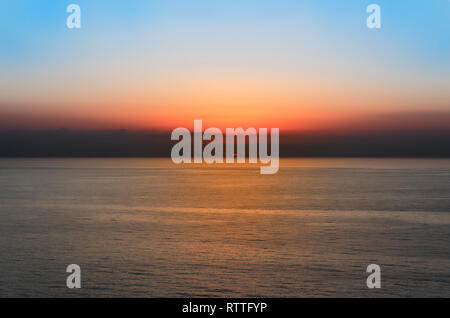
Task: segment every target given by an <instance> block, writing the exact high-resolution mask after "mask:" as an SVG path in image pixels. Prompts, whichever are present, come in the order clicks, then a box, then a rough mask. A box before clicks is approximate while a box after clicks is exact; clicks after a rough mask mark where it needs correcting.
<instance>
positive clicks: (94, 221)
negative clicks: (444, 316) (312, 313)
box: [0, 159, 450, 297]
mask: <svg viewBox="0 0 450 318" xmlns="http://www.w3.org/2000/svg"><path fill="white" fill-rule="evenodd" d="M72 263H75V264H79V265H80V266H81V269H82V289H81V290H69V289H67V288H66V286H65V281H66V277H67V275H68V274H66V273H65V268H66V266H67V265H68V264H72ZM372 263H376V264H379V265H380V266H381V268H382V288H381V289H380V290H369V289H367V287H366V282H365V281H366V277H367V274H366V273H365V270H366V267H367V265H369V264H372ZM0 296H33V297H43V296H59V297H71V296H107V297H109V296H126V297H133V296H138V297H165V296H169V297H172V296H173V297H183V296H192V297H200V296H206V297H209V296H222V297H232V296H234V297H239V296H250V297H253V296H255V297H256V296H274V297H302V296H318V297H324V296H325V297H326V296H374V297H383V296H446V297H450V160H403V159H285V160H282V162H281V169H280V172H279V173H278V174H277V175H273V176H267V175H266V176H262V175H260V174H259V168H258V167H255V166H245V165H244V166H184V167H177V166H175V165H173V164H172V163H171V161H170V160H169V159H0Z"/></svg>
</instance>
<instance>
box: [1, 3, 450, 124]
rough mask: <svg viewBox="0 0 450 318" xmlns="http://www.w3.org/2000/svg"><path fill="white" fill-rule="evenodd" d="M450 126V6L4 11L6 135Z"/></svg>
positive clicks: (125, 6) (10, 6) (21, 7)
mask: <svg viewBox="0 0 450 318" xmlns="http://www.w3.org/2000/svg"><path fill="white" fill-rule="evenodd" d="M70 3H76V4H79V5H80V7H81V10H82V11H81V16H82V28H81V29H80V30H70V29H68V28H67V27H66V18H67V16H68V14H67V13H66V12H65V10H66V7H67V5H69V4H70ZM370 3H377V4H379V5H380V7H381V15H382V28H381V29H379V30H374V29H368V28H367V27H366V18H367V16H368V13H366V7H367V5H368V4H370ZM449 114H450V1H447V0H429V1H425V0H423V1H381V0H377V1H356V0H354V1H299V0H292V1H287V0H278V1H264V0H258V1H256V0H246V1H242V0H239V1H238V0H226V1H225V0H223V1H206V0H204V1H200V0H190V1H186V0H170V1H167V0H164V1H162V0H161V1H144V0H134V1H111V0H109V1H106V0H95V1H92V0H89V1H87V0H72V1H60V0H58V1H55V0H40V1H35V0H14V1H13V0H4V1H1V2H0V128H1V129H36V128H37V129H57V128H61V127H64V128H69V129H86V130H102V129H120V128H126V129H130V130H155V129H156V130H170V129H173V128H176V127H192V125H193V121H194V119H201V120H203V122H204V126H217V127H219V128H225V127H239V126H241V127H279V128H280V129H281V131H282V132H283V131H320V130H333V129H334V130H339V129H369V130H370V129H374V130H383V129H412V130H414V129H436V127H438V128H445V129H449V127H450V115H449Z"/></svg>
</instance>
